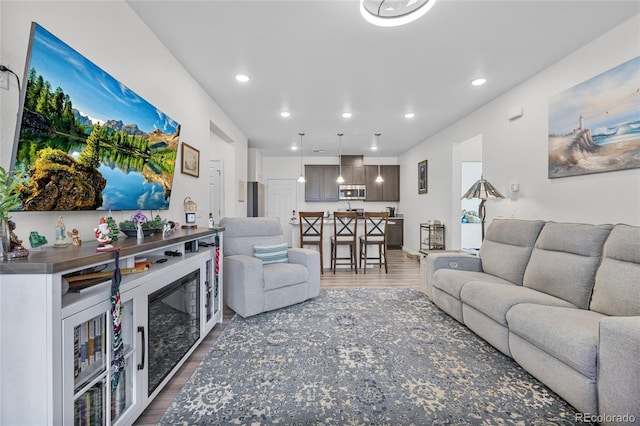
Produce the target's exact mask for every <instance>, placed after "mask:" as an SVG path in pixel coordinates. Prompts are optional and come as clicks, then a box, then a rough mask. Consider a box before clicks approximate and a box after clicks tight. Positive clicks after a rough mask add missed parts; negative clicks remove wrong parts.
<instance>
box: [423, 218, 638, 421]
mask: <svg viewBox="0 0 640 426" xmlns="http://www.w3.org/2000/svg"><path fill="white" fill-rule="evenodd" d="M427 293H428V295H429V297H430V298H431V299H432V300H433V302H434V303H435V304H436V305H437V306H438V307H440V308H441V309H442V310H444V311H445V312H447V313H448V314H449V315H451V316H452V317H453V318H455V319H456V320H458V321H460V322H461V323H463V324H465V325H466V326H467V327H468V328H470V329H471V330H472V331H474V332H475V333H476V334H478V335H479V336H480V337H482V338H483V339H484V340H486V341H487V342H489V343H490V344H491V345H493V346H494V347H496V348H497V349H499V350H500V351H501V352H503V353H504V354H505V355H507V356H509V357H511V358H513V359H514V360H515V361H516V362H518V364H520V365H521V366H522V367H523V368H524V369H525V370H527V371H528V372H529V373H531V374H532V375H533V376H535V377H536V378H538V379H539V380H540V381H541V382H543V383H544V384H546V385H547V386H548V387H549V388H551V389H552V390H553V391H555V392H556V393H557V394H559V395H560V396H561V397H562V398H564V399H565V400H566V401H567V402H569V403H570V404H571V405H573V406H574V407H575V408H576V409H577V410H578V411H579V412H581V413H589V414H590V415H597V416H599V417H597V420H599V421H600V422H602V423H611V424H616V423H622V422H623V421H624V420H625V419H627V420H629V419H632V420H633V419H635V421H637V422H640V227H633V226H629V225H622V224H620V225H587V224H577V223H557V222H544V221H538V220H517V219H495V220H493V221H492V222H491V224H490V226H489V227H488V229H487V232H486V236H485V240H484V241H483V243H482V247H481V248H480V253H479V257H476V256H472V255H467V254H464V253H461V254H458V253H439V254H430V255H429V256H428V257H427ZM624 416H626V417H624Z"/></svg>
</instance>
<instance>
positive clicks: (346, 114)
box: [342, 112, 352, 118]
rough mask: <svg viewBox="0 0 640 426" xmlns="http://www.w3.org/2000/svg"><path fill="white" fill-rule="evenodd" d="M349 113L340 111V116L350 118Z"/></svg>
mask: <svg viewBox="0 0 640 426" xmlns="http://www.w3.org/2000/svg"><path fill="white" fill-rule="evenodd" d="M351 115H352V114H351V113H350V112H343V113H342V118H351Z"/></svg>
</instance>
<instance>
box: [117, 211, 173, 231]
mask: <svg viewBox="0 0 640 426" xmlns="http://www.w3.org/2000/svg"><path fill="white" fill-rule="evenodd" d="M138 224H140V226H141V228H142V232H143V235H144V236H145V237H146V236H149V235H151V234H153V233H154V232H158V231H162V225H163V223H162V219H161V218H160V216H158V215H156V217H155V218H154V219H152V220H149V219H148V218H147V217H146V216H145V215H144V214H142V211H140V210H138V211H136V213H135V214H134V215H133V216H131V219H130V220H125V221H122V222H120V231H122V232H123V233H124V234H126V235H127V236H128V237H135V236H136V235H137V231H138Z"/></svg>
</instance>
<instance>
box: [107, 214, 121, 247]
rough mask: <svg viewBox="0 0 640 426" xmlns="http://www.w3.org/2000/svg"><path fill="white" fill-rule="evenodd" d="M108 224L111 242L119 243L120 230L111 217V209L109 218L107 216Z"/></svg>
mask: <svg viewBox="0 0 640 426" xmlns="http://www.w3.org/2000/svg"><path fill="white" fill-rule="evenodd" d="M107 224H108V225H109V236H110V237H111V241H117V240H118V234H119V233H120V230H119V229H118V224H117V223H116V221H115V220H114V219H113V216H111V209H109V216H107Z"/></svg>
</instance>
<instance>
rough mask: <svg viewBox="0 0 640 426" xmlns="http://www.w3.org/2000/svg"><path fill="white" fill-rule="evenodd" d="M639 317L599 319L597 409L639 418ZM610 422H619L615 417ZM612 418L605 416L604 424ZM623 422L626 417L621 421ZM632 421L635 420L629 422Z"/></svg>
mask: <svg viewBox="0 0 640 426" xmlns="http://www.w3.org/2000/svg"><path fill="white" fill-rule="evenodd" d="M638 354H640V316H635V317H606V318H603V319H601V320H600V329H599V342H598V411H599V413H598V414H599V415H600V416H604V415H606V416H627V418H628V419H629V418H631V417H635V420H636V421H640V404H638V401H640V356H639V355H638ZM611 420H612V421H611V423H616V424H618V423H620V422H617V421H616V419H615V418H613V419H611ZM608 422H609V421H608V420H607V419H605V423H608ZM622 422H624V420H622ZM630 423H633V420H631V421H630Z"/></svg>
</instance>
